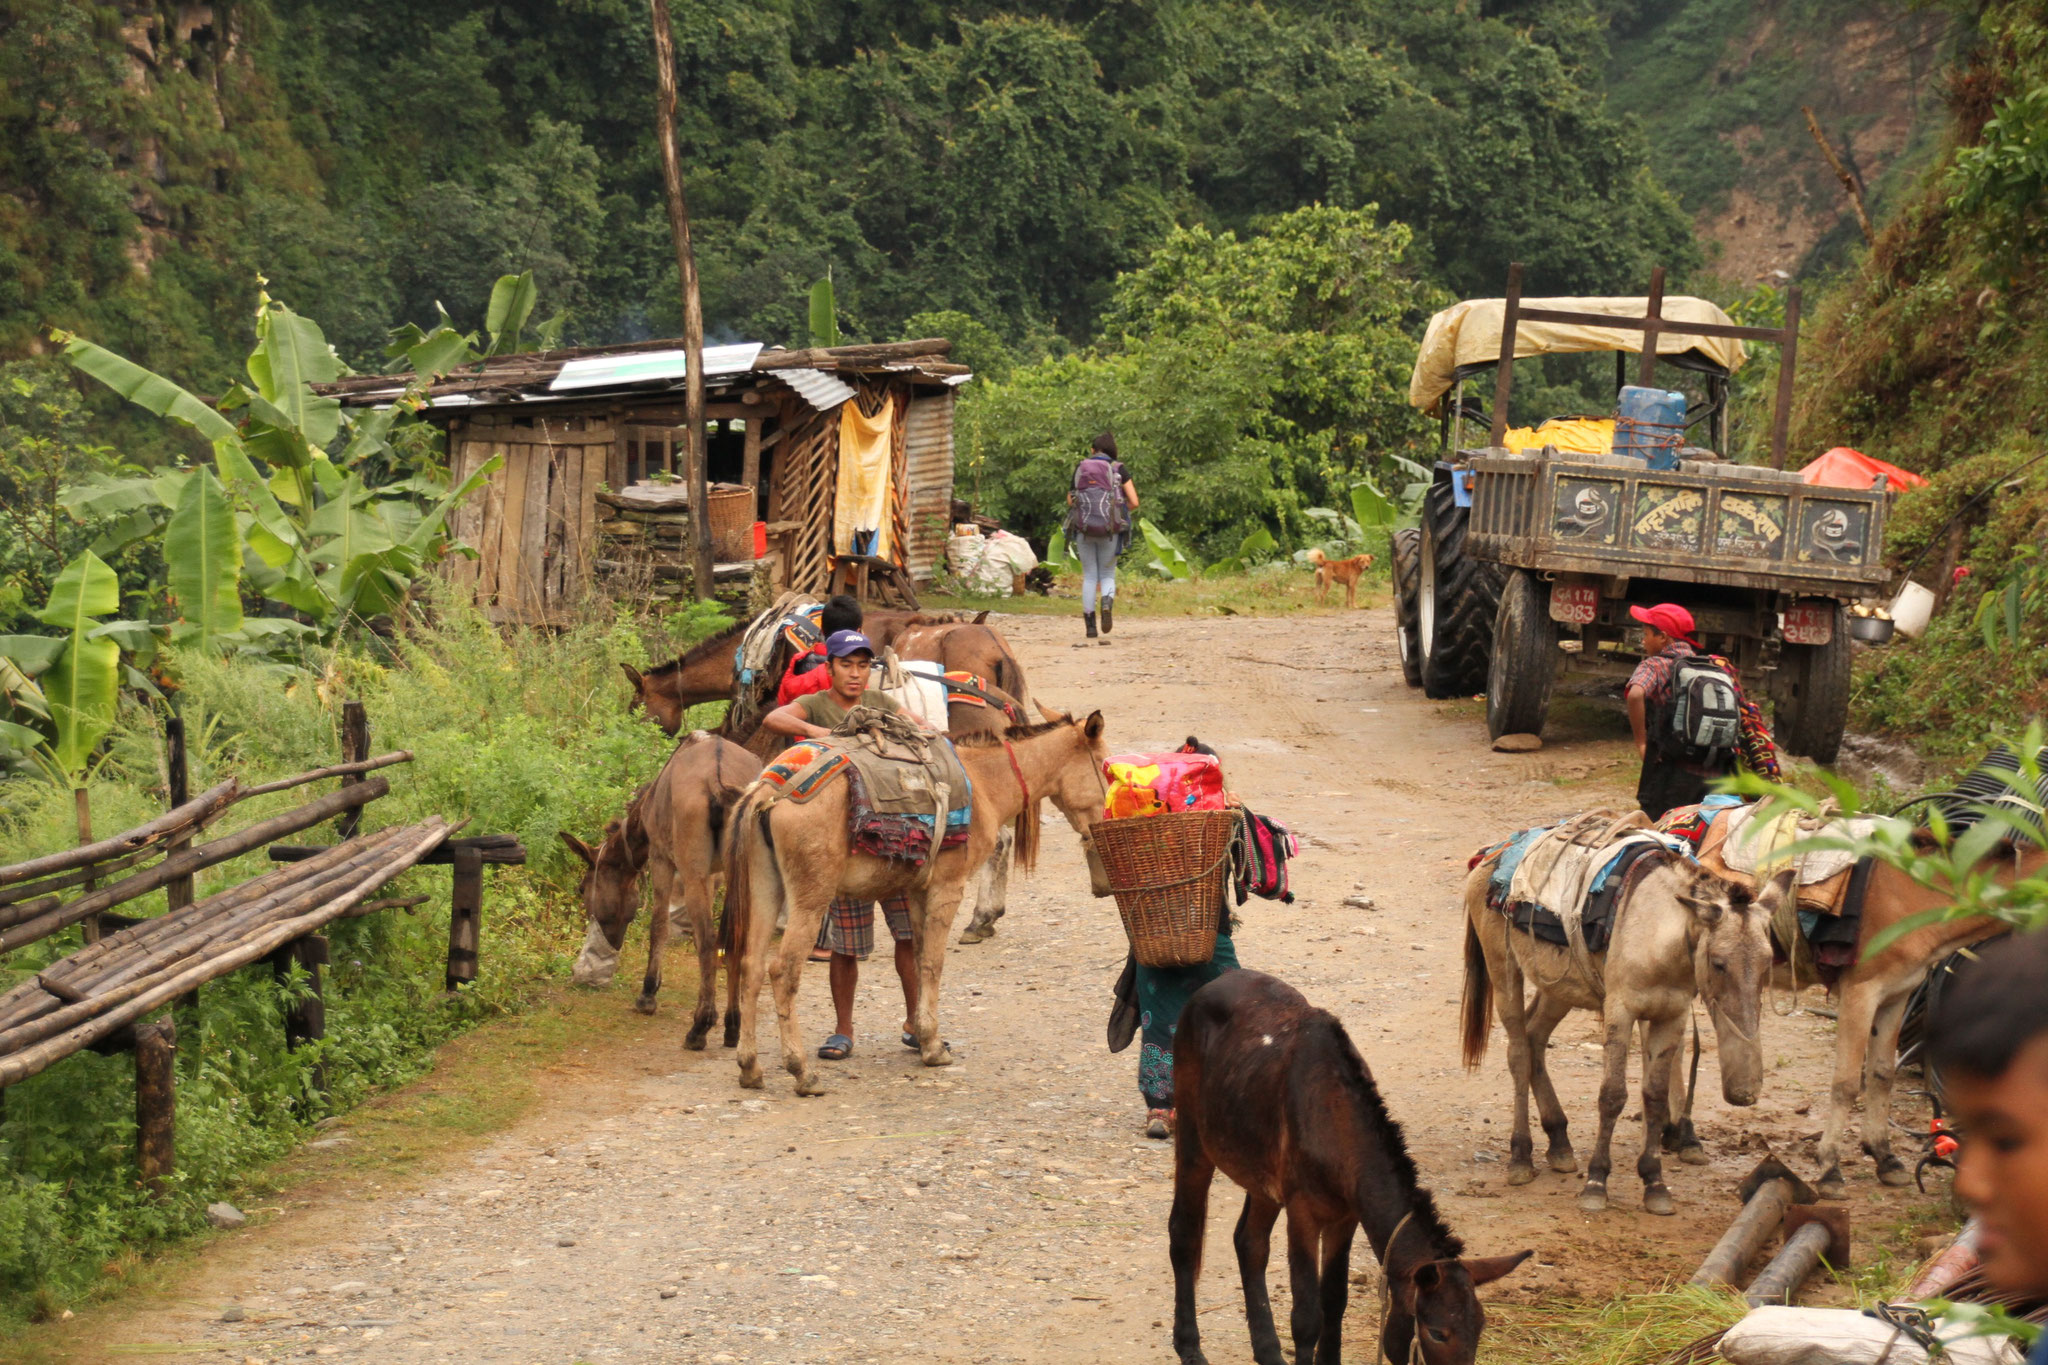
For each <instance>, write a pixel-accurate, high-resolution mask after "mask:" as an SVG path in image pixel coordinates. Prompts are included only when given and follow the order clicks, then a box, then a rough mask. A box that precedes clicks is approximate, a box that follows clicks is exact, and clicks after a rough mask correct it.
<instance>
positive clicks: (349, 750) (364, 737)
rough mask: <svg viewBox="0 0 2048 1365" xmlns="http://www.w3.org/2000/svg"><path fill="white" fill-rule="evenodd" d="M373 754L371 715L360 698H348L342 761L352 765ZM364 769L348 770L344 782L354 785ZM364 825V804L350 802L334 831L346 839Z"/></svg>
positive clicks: (344, 710) (343, 714) (343, 706)
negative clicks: (358, 804) (353, 804)
mask: <svg viewBox="0 0 2048 1365" xmlns="http://www.w3.org/2000/svg"><path fill="white" fill-rule="evenodd" d="M369 756H370V715H369V712H367V711H365V710H364V709H363V703H362V702H361V701H360V700H351V701H345V702H343V703H342V704H341V763H342V766H343V767H351V766H353V765H355V764H358V763H361V762H362V761H363V760H365V759H367V758H368V757H369ZM362 780H363V778H362V774H361V773H344V774H342V778H341V785H342V786H344V787H353V786H354V785H355V784H356V783H358V782H360V781H362ZM362 828H363V808H362V807H361V806H350V807H349V808H348V809H347V810H345V811H343V812H342V813H341V814H340V816H339V817H337V818H336V820H335V822H334V832H335V835H336V837H338V838H339V839H340V840H341V841H342V842H343V843H347V842H348V841H349V840H350V839H353V838H355V837H356V835H357V834H359V833H361V832H362Z"/></svg>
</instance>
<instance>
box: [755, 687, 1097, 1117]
mask: <svg viewBox="0 0 2048 1365" xmlns="http://www.w3.org/2000/svg"><path fill="white" fill-rule="evenodd" d="M1102 732H1103V720H1102V713H1101V712H1099V711H1098V712H1095V713H1094V714H1093V715H1090V716H1089V717H1088V718H1087V719H1086V720H1085V721H1076V720H1072V719H1070V718H1067V717H1060V718H1058V719H1055V720H1052V721H1048V722H1047V723H1045V724H1043V725H1033V726H1020V727H1016V728H1013V729H1011V730H1010V731H1008V732H1007V734H1006V735H1004V736H1003V737H1001V738H983V739H978V740H962V741H959V742H958V743H957V746H956V747H957V748H958V751H959V755H960V762H961V766H962V767H964V768H965V769H966V770H967V776H968V778H969V779H970V780H971V781H972V782H973V784H974V794H973V814H972V820H971V823H970V825H969V828H968V836H967V843H966V844H965V845H964V846H961V847H956V848H950V849H946V850H943V851H941V852H939V853H937V854H936V855H935V856H933V857H932V858H930V859H929V860H928V861H927V862H926V863H925V864H924V865H922V866H921V867H912V866H911V865H910V864H908V863H904V862H899V861H896V860H893V859H885V858H877V857H873V856H871V855H869V854H866V853H859V852H855V851H853V850H852V849H850V848H849V847H848V840H847V837H846V831H847V813H848V810H847V802H848V799H849V798H848V795H847V783H846V782H844V781H842V780H839V779H837V778H835V779H832V780H830V781H828V782H827V783H826V784H824V785H823V786H822V787H821V788H820V789H819V790H818V791H817V792H815V793H814V794H813V795H812V796H811V797H810V798H809V799H808V800H807V801H805V802H803V803H802V804H798V803H796V802H792V801H784V800H780V799H778V794H777V792H776V790H775V789H774V788H772V787H769V786H767V785H766V784H764V783H761V782H757V783H755V784H754V785H753V786H752V787H750V788H748V789H747V793H746V795H745V796H743V797H741V799H740V802H739V805H738V806H737V807H735V808H734V810H733V816H732V824H733V828H732V832H731V836H730V838H729V839H728V840H727V844H726V868H727V872H726V885H727V887H728V891H727V900H728V903H729V904H730V905H731V906H732V910H731V911H730V912H729V914H728V918H729V919H730V920H731V922H732V925H733V930H734V934H733V941H734V943H736V944H739V945H741V947H740V966H741V970H742V972H743V973H744V980H743V982H742V985H741V988H740V1044H739V1063H740V1084H741V1085H744V1086H748V1087H750V1088H756V1089H758V1088H759V1087H760V1085H761V1084H762V1075H761V1066H760V1062H759V1059H758V1048H757V1046H756V1042H755V1037H756V1034H755V1027H756V1021H757V1017H758V1014H759V1002H760V992H761V986H762V983H763V982H764V980H772V981H773V982H774V985H775V1012H776V1018H777V1022H778V1024H779V1025H780V1032H781V1040H782V1060H783V1065H784V1066H785V1067H787V1068H788V1070H789V1073H790V1074H791V1075H792V1076H794V1077H796V1082H797V1083H796V1091H797V1093H798V1094H799V1095H817V1094H822V1093H823V1087H822V1086H821V1085H820V1084H819V1081H818V1076H817V1071H816V1068H815V1067H814V1065H813V1064H812V1060H811V1053H810V1050H809V1049H808V1048H806V1047H805V1046H804V1045H803V1040H802V1031H801V1028H800V1026H799V1024H798V1020H797V1014H796V990H797V984H798V981H799V979H800V977H801V975H802V972H803V964H804V960H805V958H806V957H807V956H808V955H809V953H810V949H811V945H812V944H813V943H814V942H815V941H816V940H817V937H818V926H819V924H820V923H821V922H822V920H823V918H824V914H825V909H826V907H827V906H828V905H829V904H830V903H831V902H832V900H833V898H834V897H835V896H840V895H847V896H852V897H854V898H856V899H859V900H880V899H882V898H883V897H885V896H894V895H902V896H905V897H907V898H908V900H909V902H910V922H911V928H912V932H913V935H914V942H915V943H916V947H917V959H918V992H917V1013H916V1019H915V1024H916V1027H915V1030H914V1032H915V1034H916V1038H917V1047H918V1052H919V1054H920V1056H922V1058H923V1060H924V1064H925V1065H926V1066H945V1065H947V1064H949V1063H950V1062H951V1061H952V1054H951V1053H950V1052H949V1051H948V1050H947V1048H946V1044H945V1043H944V1042H943V1041H942V1040H941V1039H940V1037H939V1023H938V1005H939V980H940V976H941V974H942V973H943V971H944V970H945V964H946V950H947V947H948V939H949V936H950V933H951V930H952V925H953V917H954V915H955V914H956V913H957V912H958V910H959V907H960V900H961V897H962V895H963V893H964V892H965V891H966V889H967V882H968V879H969V877H971V876H972V875H973V874H974V872H975V870H976V869H977V868H979V867H980V866H981V864H982V863H984V862H985V861H987V859H988V858H989V856H990V854H991V853H992V852H993V851H994V849H995V847H996V841H997V836H998V834H999V833H1000V832H1001V830H1002V829H1003V828H1004V827H1005V826H1009V827H1011V828H1013V829H1014V832H1015V834H1016V859H1017V862H1018V864H1019V865H1020V866H1022V867H1024V868H1027V869H1028V868H1030V866H1031V865H1032V863H1033V862H1034V861H1035V860H1036V856H1037V851H1038V812H1039V803H1040V802H1042V801H1050V802H1052V803H1053V805H1054V806H1056V807H1057V808H1058V809H1059V810H1060V811H1061V813H1062V814H1064V815H1065V816H1066V817H1067V822H1068V823H1069V824H1070V825H1072V826H1073V827H1074V829H1075V831H1076V832H1077V833H1080V834H1083V835H1085V834H1086V833H1087V832H1088V830H1089V828H1090V827H1091V826H1092V825H1094V823H1095V822H1096V821H1098V820H1100V819H1101V818H1102V772H1101V764H1102V760H1103V759H1104V758H1106V757H1107V756H1108V750H1107V748H1106V747H1105V745H1104V743H1103V739H1102ZM778 913H787V915H788V927H787V929H786V930H784V932H783V935H782V942H781V945H780V947H779V948H774V945H773V940H774V937H775V922H776V919H777V917H778ZM771 949H772V950H773V960H772V961H771Z"/></svg>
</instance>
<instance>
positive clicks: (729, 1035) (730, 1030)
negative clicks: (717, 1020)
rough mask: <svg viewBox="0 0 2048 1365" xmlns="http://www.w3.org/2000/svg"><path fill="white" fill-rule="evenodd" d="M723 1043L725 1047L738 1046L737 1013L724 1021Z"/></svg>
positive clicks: (738, 1025) (738, 1022)
mask: <svg viewBox="0 0 2048 1365" xmlns="http://www.w3.org/2000/svg"><path fill="white" fill-rule="evenodd" d="M725 1045H726V1046H727V1047H738V1046H739V1045H740V1021H739V1016H738V1015H734V1016H733V1017H732V1018H730V1019H727V1020H726V1021H725Z"/></svg>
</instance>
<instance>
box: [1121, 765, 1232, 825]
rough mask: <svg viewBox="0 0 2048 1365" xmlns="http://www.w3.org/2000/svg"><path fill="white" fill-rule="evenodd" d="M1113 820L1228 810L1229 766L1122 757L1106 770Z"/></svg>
mask: <svg viewBox="0 0 2048 1365" xmlns="http://www.w3.org/2000/svg"><path fill="white" fill-rule="evenodd" d="M1102 771H1103V776H1104V777H1106V778H1107V779H1108V781H1109V794H1108V796H1107V798H1106V799H1105V800H1104V802H1103V811H1102V813H1103V816H1104V817H1105V818H1106V819H1110V820H1127V819H1131V818H1133V817H1139V816H1147V815H1161V814H1165V813H1168V812H1174V813H1178V812H1182V811H1191V810H1222V809H1224V807H1225V806H1226V804H1227V802H1226V801H1225V799H1224V796H1223V765H1222V764H1221V763H1219V762H1218V761H1217V760H1216V758H1215V756H1214V755H1212V754H1120V755H1117V756H1116V757H1114V758H1111V759H1109V760H1108V761H1107V762H1105V763H1104V764H1103V765H1102Z"/></svg>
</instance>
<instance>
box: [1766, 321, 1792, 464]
mask: <svg viewBox="0 0 2048 1365" xmlns="http://www.w3.org/2000/svg"><path fill="white" fill-rule="evenodd" d="M1798 363H1799V286H1798V285H1796V284H1795V285H1793V286H1792V287H1791V288H1790V289H1787V290H1786V291H1785V331H1784V333H1783V335H1782V339H1781V340H1780V341H1779V342H1778V402H1777V405H1776V407H1775V408H1774V409H1773V410H1772V412H1771V468H1773V469H1783V468H1784V467H1785V442H1786V440H1787V439H1788V438H1789V437H1790V435H1791V432H1792V370H1793V368H1794V367H1795V366H1796V365H1797V364H1798Z"/></svg>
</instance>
